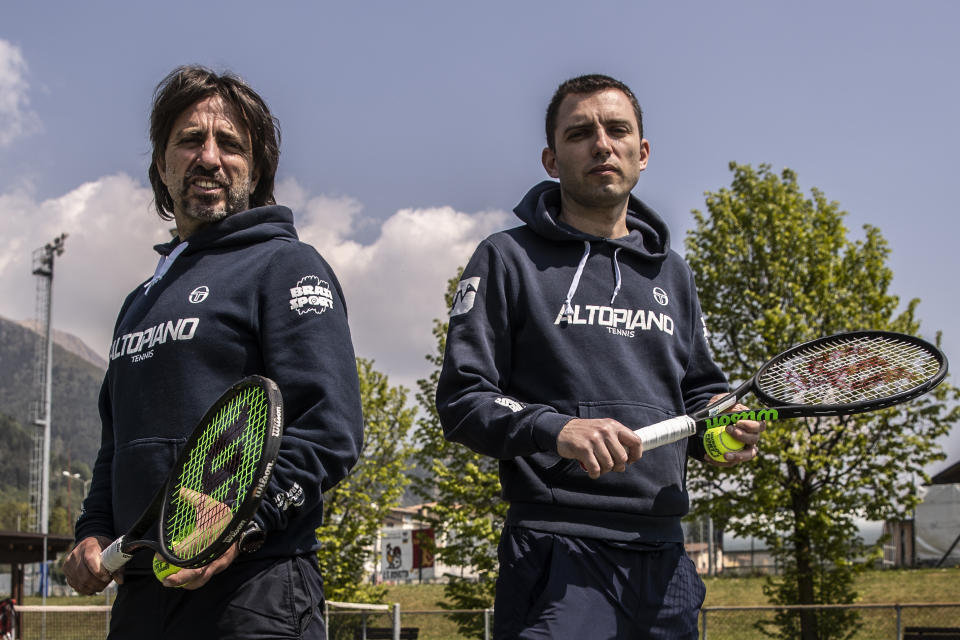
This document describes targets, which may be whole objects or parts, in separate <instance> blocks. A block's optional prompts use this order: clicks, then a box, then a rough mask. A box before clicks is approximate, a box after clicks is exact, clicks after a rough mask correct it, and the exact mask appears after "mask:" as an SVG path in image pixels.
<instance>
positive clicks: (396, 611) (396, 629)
mask: <svg viewBox="0 0 960 640" xmlns="http://www.w3.org/2000/svg"><path fill="white" fill-rule="evenodd" d="M393 640H400V603H399V602H394V603H393Z"/></svg>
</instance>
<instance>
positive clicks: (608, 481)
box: [550, 400, 688, 515]
mask: <svg viewBox="0 0 960 640" xmlns="http://www.w3.org/2000/svg"><path fill="white" fill-rule="evenodd" d="M577 415H578V417H580V418H585V419H598V418H609V419H613V420H616V421H617V422H620V423H621V424H623V425H624V426H626V427H628V428H630V429H639V428H640V427H643V426H646V425H648V424H653V423H655V422H659V421H661V420H665V419H666V418H670V417H673V414H672V413H670V412H669V410H667V409H664V408H661V407H654V406H651V405H649V404H646V403H642V402H631V401H620V400H610V401H593V402H581V403H579V404H578V406H577ZM686 448H687V443H686V440H681V441H680V442H675V443H672V444H669V445H666V446H663V447H659V448H657V449H653V450H651V451H647V452H644V454H643V456H642V457H641V458H640V460H638V461H637V462H635V463H633V464H632V465H630V466H628V467H627V469H626V471H624V472H623V473H618V472H611V473H606V474H604V475H602V476H600V477H599V478H597V479H596V480H592V479H591V478H590V476H588V475H587V473H586V472H585V471H584V470H583V469H582V468H580V465H579V464H578V463H577V462H576V461H569V463H568V464H566V465H563V466H562V467H559V468H557V469H556V470H553V473H552V477H551V482H550V485H551V492H552V494H553V499H554V501H555V502H556V503H558V504H565V505H568V506H575V507H581V508H591V507H592V508H606V509H611V510H617V511H625V512H637V511H639V512H643V513H648V514H651V515H676V514H683V513H686V509H687V506H688V503H687V497H686V491H685V489H684V477H683V475H684V466H685V456H686Z"/></svg>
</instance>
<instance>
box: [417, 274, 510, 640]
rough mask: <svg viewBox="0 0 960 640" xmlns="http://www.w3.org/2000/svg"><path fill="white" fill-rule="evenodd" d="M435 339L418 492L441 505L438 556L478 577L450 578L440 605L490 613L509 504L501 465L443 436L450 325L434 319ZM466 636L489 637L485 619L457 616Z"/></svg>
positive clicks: (423, 407) (424, 393)
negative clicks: (443, 372)
mask: <svg viewBox="0 0 960 640" xmlns="http://www.w3.org/2000/svg"><path fill="white" fill-rule="evenodd" d="M459 279H460V276H459V274H458V275H457V277H455V278H453V279H451V280H450V281H449V282H448V283H447V293H446V296H445V299H446V302H447V307H448V308H449V307H451V306H452V305H453V294H454V293H455V292H456V289H457V282H458V281H459ZM433 335H434V337H435V338H436V340H437V348H436V351H434V352H433V353H432V354H429V355H427V356H426V357H427V361H428V362H430V364H431V365H433V371H432V372H431V373H430V375H429V377H427V378H424V379H422V380H418V381H417V386H418V387H419V389H420V390H419V392H418V393H417V402H418V404H419V405H420V417H419V418H418V420H417V430H416V432H415V434H414V444H415V453H414V459H415V460H416V461H417V463H418V465H419V466H420V468H421V469H425V470H429V473H428V474H427V475H426V476H425V477H422V478H418V479H415V480H414V490H415V491H416V492H417V493H418V494H419V495H421V496H422V497H423V498H424V499H426V500H431V501H435V502H436V506H433V507H431V509H430V511H429V512H428V514H427V517H428V519H429V521H430V523H431V526H433V527H434V530H435V531H436V533H437V548H436V549H435V550H434V553H435V555H436V557H437V558H438V559H439V560H441V561H442V562H444V563H445V564H447V565H450V566H454V567H464V568H467V569H469V570H470V571H471V572H472V573H475V574H476V575H477V579H475V580H474V579H465V578H462V577H460V576H455V575H451V576H448V578H449V582H448V583H447V585H446V586H445V587H444V595H445V596H446V599H447V600H448V601H449V602H450V603H452V604H447V603H440V606H442V607H445V608H450V609H486V608H489V607H492V606H493V599H494V587H495V584H496V579H497V543H498V541H499V538H500V530H501V529H502V528H503V522H504V519H505V518H506V513H507V504H506V503H505V502H504V501H503V500H501V499H500V478H499V473H498V465H497V461H496V460H494V459H493V458H488V457H486V456H482V455H480V454H478V453H474V452H473V451H471V450H469V449H468V448H466V447H464V446H463V445H461V444H457V443H454V442H449V441H447V440H446V439H445V438H444V437H443V429H442V428H441V426H440V418H439V416H438V415H437V408H436V404H435V397H436V392H437V382H438V380H439V379H440V368H441V366H442V365H443V352H444V349H445V347H446V338H447V323H446V322H444V321H441V320H434V322H433ZM453 617H454V619H455V620H456V621H457V625H458V626H459V628H460V633H461V634H463V635H466V636H468V637H476V638H482V637H483V620H482V618H480V617H479V616H477V615H469V614H461V615H457V614H454V616H453Z"/></svg>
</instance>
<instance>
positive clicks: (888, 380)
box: [757, 336, 941, 405]
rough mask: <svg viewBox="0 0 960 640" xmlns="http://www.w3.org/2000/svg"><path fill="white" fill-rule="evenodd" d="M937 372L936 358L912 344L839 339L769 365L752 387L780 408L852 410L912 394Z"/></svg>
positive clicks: (864, 338)
mask: <svg viewBox="0 0 960 640" xmlns="http://www.w3.org/2000/svg"><path fill="white" fill-rule="evenodd" d="M940 367H941V362H940V359H939V357H938V356H937V355H936V354H934V353H932V352H931V351H930V350H928V349H925V348H923V347H922V346H921V345H918V344H915V343H913V342H906V341H902V340H898V339H896V338H892V337H889V336H859V337H856V338H853V339H851V338H838V339H837V340H835V341H829V342H825V343H820V344H816V345H811V346H810V347H808V348H807V349H802V350H799V351H796V352H793V353H789V354H787V356H786V357H785V358H783V359H782V360H779V361H774V362H772V363H771V364H770V365H769V366H768V367H766V369H765V371H764V372H763V374H762V375H761V376H760V378H759V379H758V380H757V385H758V387H759V388H760V389H761V391H762V392H763V393H765V394H766V395H768V396H769V397H771V398H775V399H776V400H777V401H778V402H781V403H783V404H807V405H812V404H818V405H819V404H822V405H842V404H854V403H859V402H868V401H878V400H883V399H887V398H890V397H892V396H895V395H898V394H901V393H905V392H909V391H910V390H912V389H916V388H917V387H919V386H921V385H922V384H924V383H925V382H927V381H929V380H930V379H932V378H933V377H934V376H936V375H937V373H938V372H939V370H940Z"/></svg>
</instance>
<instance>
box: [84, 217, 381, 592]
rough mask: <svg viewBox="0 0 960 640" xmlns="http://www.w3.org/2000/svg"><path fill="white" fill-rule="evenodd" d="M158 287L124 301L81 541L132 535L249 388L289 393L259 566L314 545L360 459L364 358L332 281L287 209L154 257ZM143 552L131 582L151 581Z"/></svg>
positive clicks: (233, 222) (214, 230) (224, 225)
mask: <svg viewBox="0 0 960 640" xmlns="http://www.w3.org/2000/svg"><path fill="white" fill-rule="evenodd" d="M155 249H156V250H157V252H159V253H160V255H161V258H160V264H159V265H158V267H157V272H156V274H155V275H154V277H153V278H151V279H150V280H149V281H147V282H146V283H144V284H143V285H141V286H139V287H137V289H136V290H135V291H134V292H133V293H131V294H130V295H129V296H128V297H127V299H126V301H125V302H124V304H123V307H122V308H121V310H120V314H119V317H118V319H117V324H116V328H115V329H114V337H113V343H112V345H111V348H110V365H109V368H108V369H107V374H106V378H105V379H104V382H103V387H102V388H101V392H100V415H101V420H102V423H103V431H102V437H101V443H100V451H99V453H98V455H97V460H96V463H95V465H94V469H93V481H92V483H91V486H90V492H89V495H88V497H87V498H86V500H85V501H84V505H83V506H84V510H83V513H82V515H81V516H80V519H79V520H78V522H77V528H76V538H77V540H81V539H83V538H85V537H87V536H91V535H100V536H106V537H108V538H111V539H112V538H114V537H116V536H118V535H119V534H121V533H124V532H126V531H127V529H128V528H129V527H130V525H131V524H133V523H134V522H135V521H136V519H137V518H138V517H139V516H140V514H141V512H142V511H143V510H144V508H146V506H147V505H148V504H149V502H150V500H151V498H152V497H153V495H154V493H155V492H156V490H157V488H158V487H159V486H160V485H161V484H162V482H163V481H164V480H165V478H166V476H167V472H168V470H169V469H170V467H171V466H172V464H173V462H174V460H175V459H176V456H177V454H178V453H179V451H180V449H181V448H182V447H183V445H184V443H185V442H186V438H187V436H188V435H189V434H190V432H191V431H192V430H193V427H194V426H195V425H196V423H197V422H198V421H199V420H200V418H201V417H202V416H203V414H204V413H205V411H206V410H207V408H208V407H209V405H210V404H211V403H212V402H213V401H214V400H215V399H216V398H217V397H218V396H219V395H220V394H221V393H222V392H223V391H225V390H226V389H227V388H228V387H230V386H231V385H232V384H233V383H234V382H236V381H238V380H240V379H241V378H243V377H245V376H248V375H252V374H259V375H264V376H267V377H268V378H271V379H273V380H274V381H275V382H276V383H277V385H278V386H279V387H280V391H281V393H282V394H283V402H284V409H285V412H284V413H285V417H286V427H285V428H284V435H283V438H282V443H281V448H280V454H279V456H278V459H277V464H276V466H275V468H274V471H273V476H272V478H271V480H270V483H269V485H268V486H267V490H266V492H265V498H264V500H263V502H262V504H261V507H260V509H259V511H258V512H257V514H256V517H255V518H254V519H255V520H256V521H257V522H258V523H259V524H260V525H261V527H262V528H263V529H264V530H265V531H266V532H267V538H266V543H265V544H264V546H263V548H262V549H261V550H260V551H258V552H256V553H254V554H249V555H247V554H242V555H241V556H240V557H238V559H237V560H236V562H243V561H245V560H247V559H249V558H251V557H253V558H266V557H270V556H291V555H295V554H302V553H309V552H311V551H313V550H315V549H316V547H317V541H316V537H315V534H314V530H315V529H316V527H317V526H318V525H319V524H320V522H321V519H322V513H323V499H322V495H321V494H322V492H323V491H326V490H327V489H329V488H330V487H332V486H333V485H335V484H336V483H337V482H339V481H340V480H341V479H343V477H344V476H345V475H346V474H347V472H348V471H349V470H350V468H351V467H352V466H353V465H354V463H355V462H356V460H357V457H358V455H359V452H360V447H361V443H362V437H363V436H362V434H363V431H362V429H363V426H362V425H363V422H362V417H361V414H360V393H359V384H358V380H357V368H356V361H355V359H354V353H353V346H352V342H351V340H350V331H349V329H348V327H347V314H346V308H345V306H344V301H343V295H342V293H341V291H340V285H339V283H338V282H337V279H336V276H334V274H333V271H332V270H331V269H330V267H329V265H327V263H326V262H325V261H324V260H323V258H321V257H320V255H319V254H318V253H317V252H316V250H314V249H313V247H311V246H309V245H307V244H304V243H301V242H299V241H298V239H297V233H296V231H295V230H294V226H293V214H292V213H291V212H290V210H289V209H287V208H286V207H280V206H269V207H260V208H256V209H251V210H248V211H244V212H241V213H237V214H234V215H231V216H229V217H227V218H225V219H224V220H223V221H221V222H218V223H215V224H211V225H209V226H207V227H204V228H203V229H201V230H200V231H198V232H196V233H195V234H193V235H192V236H190V237H189V238H188V239H187V241H186V242H179V241H178V240H174V241H173V242H170V243H168V244H163V245H158V246H156V247H155ZM152 555H153V554H152V553H146V552H145V553H139V554H137V555H136V556H135V557H134V559H133V560H132V561H131V562H130V563H129V564H128V565H127V567H126V569H125V570H126V571H127V572H133V573H138V572H146V571H149V570H150V569H149V567H150V560H151V557H152Z"/></svg>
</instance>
